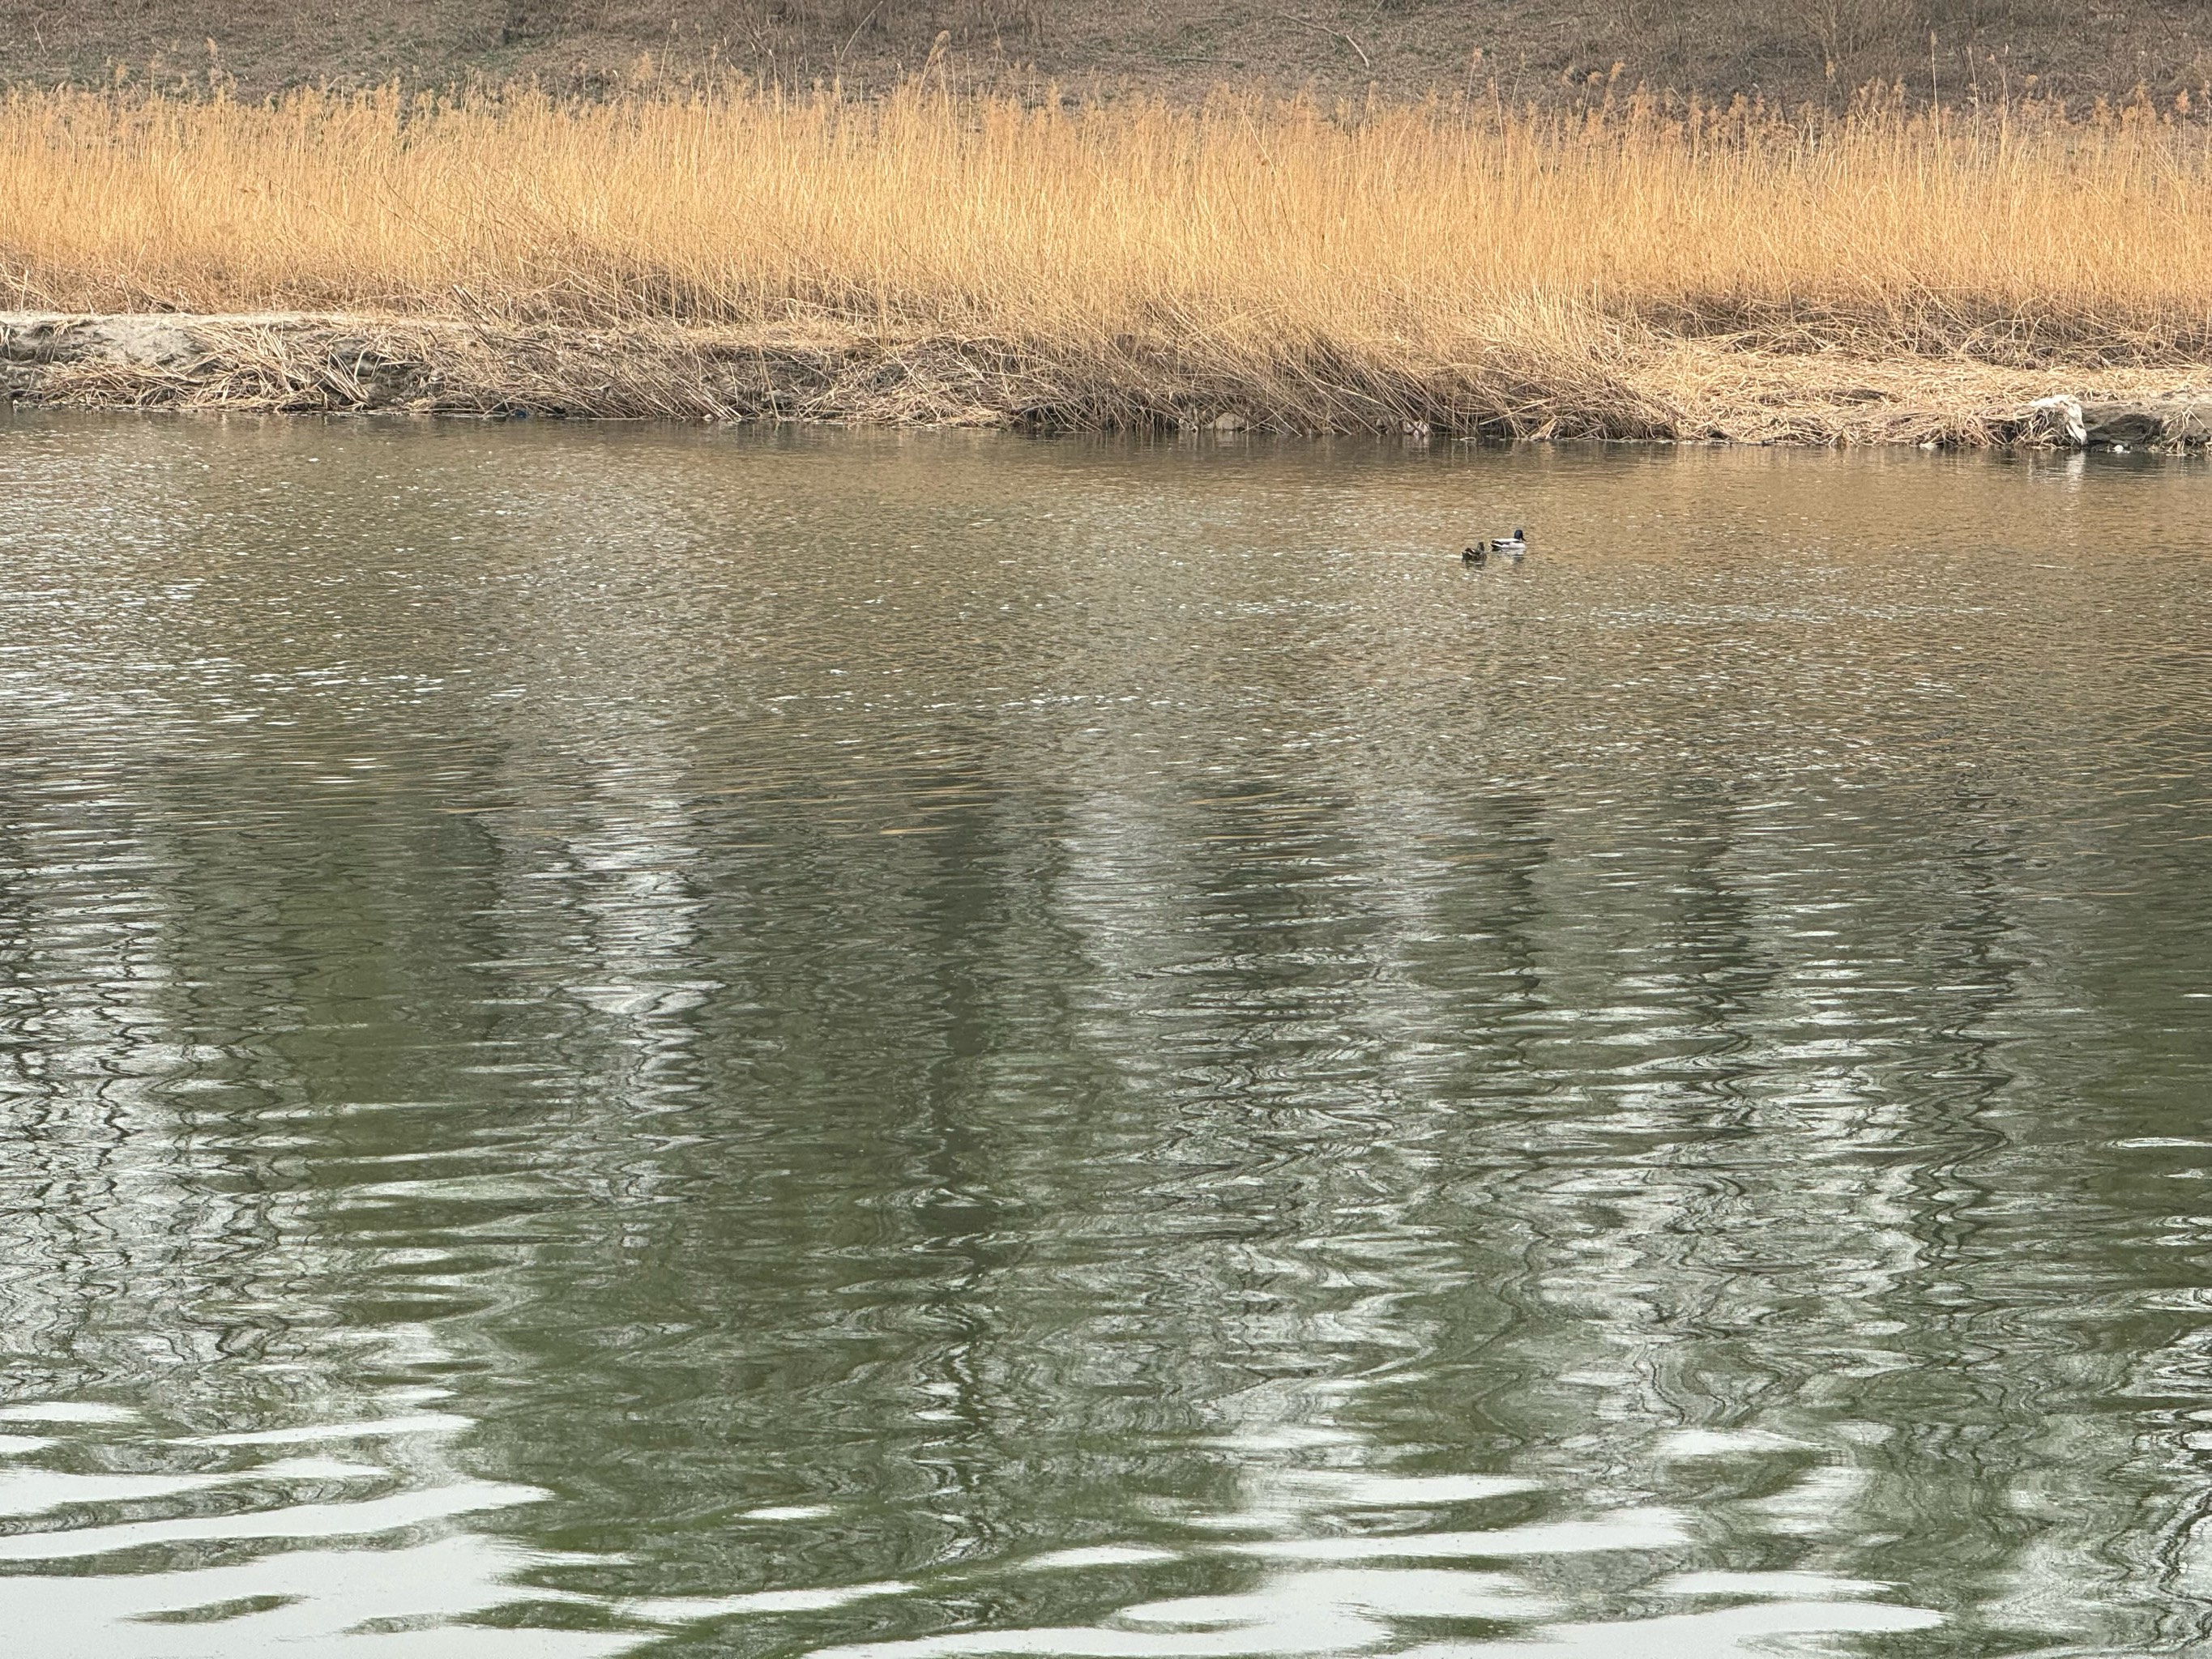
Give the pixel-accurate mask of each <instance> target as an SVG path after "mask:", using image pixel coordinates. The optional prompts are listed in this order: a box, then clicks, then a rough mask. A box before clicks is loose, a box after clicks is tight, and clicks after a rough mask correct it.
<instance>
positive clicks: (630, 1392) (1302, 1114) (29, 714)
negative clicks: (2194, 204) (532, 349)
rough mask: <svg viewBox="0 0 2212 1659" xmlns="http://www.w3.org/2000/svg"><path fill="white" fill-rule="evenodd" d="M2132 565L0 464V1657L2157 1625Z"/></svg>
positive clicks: (2152, 688) (1360, 514) (2163, 527)
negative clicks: (1525, 548) (1500, 547)
mask: <svg viewBox="0 0 2212 1659" xmlns="http://www.w3.org/2000/svg"><path fill="white" fill-rule="evenodd" d="M1516 522H1523V523H1526V524H1527V525H1528V527H1529V532H1530V537H1531V539H1532V542H1533V544H1534V550H1533V551H1532V552H1531V553H1530V555H1529V556H1528V558H1527V559H1526V560H1525V561H1524V562H1521V563H1519V564H1517V565H1513V566H1504V567H1492V568H1486V569H1481V570H1474V569H1468V568H1464V567H1463V566H1462V564H1461V563H1460V562H1458V560H1457V559H1456V557H1455V556H1454V555H1455V552H1456V550H1457V548H1458V547H1459V545H1460V544H1462V542H1463V541H1464V540H1466V539H1467V538H1468V537H1469V536H1471V535H1474V534H1476V533H1480V532H1502V531H1504V530H1505V529H1507V528H1510V526H1512V525H1513V524H1515V523H1516ZM2209 574H2212V472H2208V471H2207V469H2206V468H2205V467H2204V466H2203V465H2191V464H2184V463H2178V462H2150V463H2138V462H2137V461H2136V460H2135V459H2132V458H2124V457H2123V458H2110V459H2106V458H2099V459H2091V460H2089V461H2087V463H2086V464H2085V463H2084V462H2083V461H2082V460H2081V459H2080V458H2075V459H2072V460H2070V461H2069V460H2065V459H2012V460H2005V459H1989V458H1980V457H1968V458H1960V457H1950V456H1940V455H1927V454H1921V453H1904V454H1896V455H1892V454H1879V455H1865V456H1857V455H1826V454H1814V453H1779V452H1741V453H1738V452H1710V451H1698V450H1689V451H1674V450H1656V451H1638V450H1601V449H1595V448H1592V449H1587V450H1577V449H1571V448H1565V447H1562V448H1558V449H1543V448H1524V449H1517V450H1511V451H1495V450H1492V451H1472V450H1469V449H1468V448H1466V447H1457V446H1446V445H1441V444H1440V445H1438V446H1437V447H1433V448H1429V449H1415V448H1408V447H1400V446H1399V445H1397V444H1396V443H1395V442H1393V443H1390V444H1388V445H1382V446H1378V445H1376V444H1373V443H1371V442H1342V443H1335V444H1318V443H1280V444H1275V443H1269V442H1266V441H1253V442H1249V443H1247V442H1243V441H1224V442H1222V443H1220V444H1218V445H1217V444H1215V443H1213V442H1212V441H1208V442H1206V443H1204V444H1198V445H1193V444H1189V443H1182V444H1177V443H1164V444H1161V445H1157V446H1145V445H1139V444H1131V443H1116V442H1106V441H1029V440H1022V439H1016V438H1010V437H1006V436H1002V435H963V434H916V435H840V434H835V433H822V432H805V431H799V432H787V433H781V434H775V435H757V434H740V433H714V432H702V431H699V430H697V429H696V428H695V429H690V430H680V429H667V428H595V429H592V428H557V427H547V426H544V425H538V426H503V427H488V426H481V425H458V424H455V425H439V426H424V425H410V424H392V425H378V424H371V423H356V424H328V425H325V424H320V423H317V422H296V423H285V422H213V421H208V422H171V421H151V422H140V421H137V420H109V419H93V418H82V419H79V418H58V417H36V418H33V417H21V416H19V417H16V418H15V419H14V420H12V421H10V422H0V589H3V590H4V604H0V803H4V811H0V1113H4V1120H3V1121H4V1134H5V1148H6V1152H5V1157H4V1159H0V1628H4V1629H5V1630H7V1631H8V1632H11V1635H10V1637H9V1643H10V1644H15V1645H11V1646H10V1647H9V1651H14V1650H16V1648H17V1647H20V1650H21V1651H23V1652H26V1653H36V1654H39V1655H40V1656H41V1659H56V1656H77V1655H83V1656H88V1659H237V1656H264V1655H266V1656H292V1655H305V1656H324V1655H329V1656H338V1659H345V1656H360V1659H380V1656H387V1655H389V1656H393V1659H428V1656H455V1659H461V1656H466V1659H479V1656H485V1659H501V1656H510V1655H512V1656H518V1659H520V1656H531V1659H539V1656H543V1659H587V1656H600V1655H614V1654H641V1655H651V1656H671V1659H672V1656H678V1655H682V1656H693V1655H708V1654H714V1655H732V1656H769V1655H777V1656H782V1655H792V1656H797V1655H808V1654H825V1655H835V1656H838V1659H860V1656H867V1659H929V1656H966V1655H976V1656H987V1655H993V1654H1025V1655H1081V1656H1105V1659H1185V1656H1188V1659H1233V1656H1243V1655H1251V1656H1270V1655H1353V1654H1368V1653H1376V1654H1382V1653H1411V1654H1415V1655H1419V1656H1421V1659H1445V1656H1459V1655H1467V1656H1483V1659H1492V1656H1495V1659H1506V1656H1530V1659H1609V1656H1658V1659H1709V1656H1726V1655H1730V1654H1736V1653H1745V1654H1750V1653H1755V1652H1767V1653H1771V1652H1820V1653H1833V1652H1848V1653H1865V1654H1874V1655H1899V1656H1920V1655H1931V1656H1932V1655H1957V1656H1994V1655H1999V1654H2011V1653H2036V1654H2069V1655H2077V1654H2078V1655H2108V1654H2148V1653H2167V1652H2180V1651H2201V1650H2202V1649H2200V1648H2199V1647H2198V1646H2197V1644H2201V1643H2203V1642H2206V1641H2208V1640H2212V928H2208V925H2207V924H2208V921H2212V799H2208V796H2212V789H2209V788H2208V783H2209V782H2212V771H2208V765H2207V760H2208V753H2207V751H2208V748H2212V656H2208V647H2212V601H2208V598H2207V595H2208V581H2207V578H2208V575H2209Z"/></svg>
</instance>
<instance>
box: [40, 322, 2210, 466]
mask: <svg viewBox="0 0 2212 1659" xmlns="http://www.w3.org/2000/svg"><path fill="white" fill-rule="evenodd" d="M1206 356H1207V354H1206V353H1205V352H1204V350H1203V349H1202V345H1201V346H1200V347H1196V348H1194V347H1192V346H1189V345H1186V346H1184V347H1183V348H1182V349H1163V348H1159V347H1148V346H1147V345H1146V343H1142V342H1130V341H1116V342H1112V343H1104V344H1094V345H1092V346H1091V347H1089V348H1087V349H1084V350H1081V351H1076V350H1068V351H1065V352H1061V351H1056V350H1054V349H1050V348H1047V347H1040V346H1038V345H1036V344H1035V343H1019V342H1012V341H1004V340H990V339H977V338H953V337H943V336H930V335H913V336H895V335H889V334H884V333H876V332H869V331H862V330H859V329H854V328H846V327H840V326H836V325H823V326H819V327H814V328H801V327H785V328H776V329H769V330H763V329H750V330H748V329H736V328H716V327H708V326H678V325H665V324H664V325H641V326H635V327H629V328H620V329H599V330H593V329H562V330H553V329H546V328H532V327H517V326H514V325H509V324H505V323H501V322H496V321H492V320H489V319H486V320H482V321H478V320H471V319H459V318H439V319H426V318H386V317H368V316H316V315H302V314H267V315H257V316H185V315H172V314H165V313H150V314H143V315H129V316H94V317H76V316H64V315H60V314H56V313H29V312H15V313H8V312H0V392H4V394H5V395H6V396H7V397H8V398H9V399H11V400H13V401H15V402H18V403H23V404H34V405H42V406H46V407H53V408H97V409H172V410H240V411H260V412H277V413H301V414H337V413H356V412H366V411H372V410H385V411H392V412H398V413H408V414H422V415H454V416H503V417H517V416H539V417H548V418H603V419H641V418H643V419H655V418H658V419H676V420H715V421H751V420H802V421H835V422H867V423H877V424H908V425H912V424H952V425H977V426H1028V427H1034V428H1044V429H1055V430H1082V429H1100V428H1182V429H1185V430H1191V429H1206V430H1212V431H1217V432H1236V431H1246V430H1249V431H1277V432H1285V433H1291V432H1323V431H1333V432H1347V431H1379V432H1401V433H1411V434H1414V435H1427V434H1433V435H1449V436H1460V437H1482V438H1500V439H1504V438H1537V439H1544V438H1556V439H1564V438H1614V439H1640V440H1645V441H1670V440H1671V441H1690V442H1711V441H1731V442H1741V443H1799V444H1877V443H1917V444H1938V445H1945V446H1960V447H1993V446H2008V445H2009V446H2033V447H2060V448H2063V447H2075V448H2095V447H2114V448H2145V449H2159V450H2170V451H2182V450H2191V449H2201V448H2203V447H2206V446H2207V445H2208V444H2212V368H2207V367H2203V366H2185V367H2182V368H2160V369H2140V370H2109V369H2100V370H2087V369H2077V370H2069V369H2067V368H2063V367H2060V368H2039V369H2011V368H1996V367H1991V366H1990V365H1986V364H1980V363H1976V362H1971V361H1967V360H1964V359H1960V358H1950V357H1914V356H1901V357H1899V356H1893V357H1885V358H1880V359H1864V358H1857V357H1853V356H1848V355H1844V354H1841V353H1835V352H1825V351H1822V352H1805V353H1790V352H1780V351H1775V350H1771V349H1745V348H1744V347H1743V346H1742V345H1741V344H1740V343H1732V342H1729V341H1725V340H1722V341H1715V340H1710V339H1699V340H1692V339H1680V338H1672V337H1666V336H1662V335H1656V334H1650V333H1624V334H1623V335H1621V336H1620V337H1614V338H1612V339H1610V340H1608V341H1607V342H1605V343H1602V345H1601V346H1597V347H1593V346H1590V345H1589V344H1588V343H1583V344H1579V345H1577V346H1575V347H1574V348H1572V349H1561V348H1558V347H1547V345H1546V344H1544V343H1528V342H1513V341H1503V342H1500V343H1498V345H1497V346H1496V347H1495V348H1494V349H1486V350H1484V351H1483V352H1482V353H1481V354H1480V356H1478V357H1477V358H1475V359H1474V361H1470V362H1461V363H1448V364H1433V365H1413V366H1408V365H1406V364H1402V363H1394V364H1362V363H1357V362H1312V361H1305V360H1298V361H1285V362H1282V363H1279V364H1275V365H1270V366H1269V367H1268V370H1267V372H1266V373H1263V374H1250V373H1245V374H1236V373H1225V372H1223V367H1222V365H1221V364H1219V363H1218V362H1208V361H1206Z"/></svg>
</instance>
